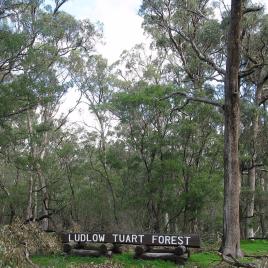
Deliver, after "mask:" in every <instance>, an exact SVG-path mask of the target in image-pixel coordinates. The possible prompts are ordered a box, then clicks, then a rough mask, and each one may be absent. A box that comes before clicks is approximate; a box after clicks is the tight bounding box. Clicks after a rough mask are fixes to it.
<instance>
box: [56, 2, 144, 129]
mask: <svg viewBox="0 0 268 268" xmlns="http://www.w3.org/2000/svg"><path fill="white" fill-rule="evenodd" d="M141 1H142V0H69V1H68V2H67V3H65V4H64V5H63V6H62V10H64V11H66V12H68V13H70V14H72V15H73V16H74V17H76V18H77V19H89V20H90V21H91V22H92V23H97V22H101V23H102V24H103V36H104V37H103V41H104V44H98V45H97V47H96V50H97V52H98V53H99V54H101V55H102V56H103V57H104V58H106V59H108V63H109V64H112V63H113V62H115V61H116V60H118V59H119V57H120V54H121V53H122V51H123V50H126V49H127V50H128V49H131V48H132V47H134V45H135V44H138V43H148V42H149V40H148V37H146V36H145V35H144V34H143V33H144V31H143V29H142V26H141V24H142V18H141V17H140V16H139V15H138V11H139V7H140V5H141ZM78 96H79V94H78V92H75V91H74V90H73V89H72V90H70V91H69V93H67V95H66V97H65V100H64V103H63V105H62V107H61V109H60V111H59V114H60V113H66V111H68V110H69V109H70V108H72V107H74V106H75V104H76V101H75V100H76V99H78ZM68 121H69V122H70V123H71V124H72V123H75V122H77V123H79V124H80V125H81V122H83V121H84V122H86V123H87V124H88V125H91V126H94V127H97V125H96V120H95V118H94V116H93V115H91V114H90V113H89V112H88V110H87V107H86V106H85V105H83V104H81V105H79V107H78V109H76V110H75V111H74V112H73V113H72V114H70V115H69V117H68Z"/></svg>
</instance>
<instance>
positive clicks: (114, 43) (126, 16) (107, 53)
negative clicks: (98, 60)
mask: <svg viewBox="0 0 268 268" xmlns="http://www.w3.org/2000/svg"><path fill="white" fill-rule="evenodd" d="M140 5H141V0H69V1H68V2H67V3H66V4H65V5H64V6H63V9H64V10H65V11H67V12H68V13H70V14H72V15H73V16H75V17H76V18H78V19H89V20H90V21H91V22H93V23H96V22H98V21H99V22H101V23H103V35H104V42H105V45H98V46H97V50H98V52H99V53H100V54H102V55H103V56H104V57H105V58H107V59H108V61H109V63H113V62H114V61H116V60H117V59H118V58H119V56H120V54H121V53H122V51H123V50H124V49H130V48H132V47H133V46H134V45H135V44H137V43H141V42H147V41H146V39H147V38H146V37H145V35H144V34H143V29H142V27H141V24H142V18H141V17H140V16H139V15H138V11H139V7H140Z"/></svg>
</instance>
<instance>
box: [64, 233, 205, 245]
mask: <svg viewBox="0 0 268 268" xmlns="http://www.w3.org/2000/svg"><path fill="white" fill-rule="evenodd" d="M72 241H73V242H77V243H78V242H82V243H112V244H132V245H148V246H185V247H190V248H199V247H200V238H199V236H198V235H196V234H189V235H161V234H118V233H68V234H63V242H64V243H69V242H72Z"/></svg>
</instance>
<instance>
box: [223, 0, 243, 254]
mask: <svg viewBox="0 0 268 268" xmlns="http://www.w3.org/2000/svg"><path fill="white" fill-rule="evenodd" d="M241 18H242V0H232V4H231V20H230V29H229V35H228V46H227V62H226V76H225V105H224V109H225V114H224V116H225V129H224V217H223V218H224V219H223V220H224V222H223V245H222V251H223V254H224V255H232V256H233V257H240V256H242V252H241V250H240V226H239V197H240V184H241V181H240V180H241V178H240V170H239V158H238V141H239V127H240V126H239V125H240V97H239V77H238V75H239V62H240V28H241V26H240V25H241Z"/></svg>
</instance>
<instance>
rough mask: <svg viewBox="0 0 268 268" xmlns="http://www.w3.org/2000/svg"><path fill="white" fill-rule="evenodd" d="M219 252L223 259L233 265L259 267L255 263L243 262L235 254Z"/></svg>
mask: <svg viewBox="0 0 268 268" xmlns="http://www.w3.org/2000/svg"><path fill="white" fill-rule="evenodd" d="M218 254H219V255H220V256H221V258H222V261H224V262H226V263H228V264H230V265H232V266H235V267H246V268H256V267H257V266H256V264H255V263H242V262H240V261H238V260H237V259H236V258H234V257H233V256H226V255H223V254H222V253H220V252H218Z"/></svg>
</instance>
